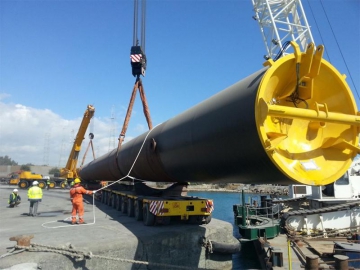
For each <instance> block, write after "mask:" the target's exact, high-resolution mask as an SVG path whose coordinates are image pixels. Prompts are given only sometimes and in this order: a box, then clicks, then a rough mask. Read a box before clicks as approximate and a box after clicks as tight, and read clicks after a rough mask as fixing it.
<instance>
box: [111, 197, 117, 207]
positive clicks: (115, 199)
mask: <svg viewBox="0 0 360 270" xmlns="http://www.w3.org/2000/svg"><path fill="white" fill-rule="evenodd" d="M117 196H118V195H116V194H113V195H112V200H111V202H112V203H111V206H112V207H113V208H115V209H116V201H117Z"/></svg>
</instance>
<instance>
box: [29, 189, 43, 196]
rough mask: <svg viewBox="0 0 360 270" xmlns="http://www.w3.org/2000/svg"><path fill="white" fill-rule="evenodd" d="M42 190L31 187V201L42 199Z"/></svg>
mask: <svg viewBox="0 0 360 270" xmlns="http://www.w3.org/2000/svg"><path fill="white" fill-rule="evenodd" d="M42 195H43V194H42V189H41V188H39V187H36V186H35V187H31V188H29V190H28V197H29V199H42Z"/></svg>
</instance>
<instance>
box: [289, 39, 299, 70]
mask: <svg viewBox="0 0 360 270" xmlns="http://www.w3.org/2000/svg"><path fill="white" fill-rule="evenodd" d="M290 44H291V46H292V47H293V49H294V55H295V60H296V63H297V64H300V62H301V51H300V47H299V45H298V44H297V43H296V42H295V41H291V42H290Z"/></svg>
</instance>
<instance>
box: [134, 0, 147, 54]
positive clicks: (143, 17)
mask: <svg viewBox="0 0 360 270" xmlns="http://www.w3.org/2000/svg"><path fill="white" fill-rule="evenodd" d="M138 15H139V1H138V0H134V22H133V46H138V45H139V39H138V28H139V27H138V22H139V18H138ZM145 21H146V0H142V1H141V24H140V31H141V32H140V46H141V47H142V49H143V51H144V52H145V32H146V29H145Z"/></svg>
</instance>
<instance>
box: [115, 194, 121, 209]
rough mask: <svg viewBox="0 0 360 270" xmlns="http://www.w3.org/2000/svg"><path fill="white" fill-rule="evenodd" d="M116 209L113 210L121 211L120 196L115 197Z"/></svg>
mask: <svg viewBox="0 0 360 270" xmlns="http://www.w3.org/2000/svg"><path fill="white" fill-rule="evenodd" d="M115 202H116V207H115V209H116V210H118V211H121V195H116V200H115Z"/></svg>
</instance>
